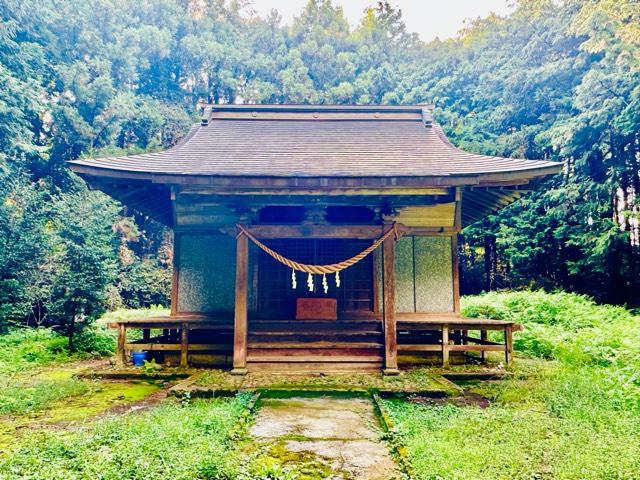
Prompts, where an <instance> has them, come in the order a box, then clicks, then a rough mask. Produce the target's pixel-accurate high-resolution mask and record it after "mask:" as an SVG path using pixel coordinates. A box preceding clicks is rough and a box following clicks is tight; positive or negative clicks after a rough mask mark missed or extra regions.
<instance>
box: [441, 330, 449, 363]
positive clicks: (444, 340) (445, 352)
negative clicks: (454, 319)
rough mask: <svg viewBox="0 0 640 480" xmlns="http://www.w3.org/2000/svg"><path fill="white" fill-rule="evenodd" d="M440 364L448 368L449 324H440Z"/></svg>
mask: <svg viewBox="0 0 640 480" xmlns="http://www.w3.org/2000/svg"><path fill="white" fill-rule="evenodd" d="M442 366H443V367H444V368H449V325H442Z"/></svg>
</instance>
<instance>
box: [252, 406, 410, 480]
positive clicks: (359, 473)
mask: <svg viewBox="0 0 640 480" xmlns="http://www.w3.org/2000/svg"><path fill="white" fill-rule="evenodd" d="M250 433H251V435H252V436H253V438H254V440H255V441H256V442H257V443H258V444H259V445H260V446H261V447H260V448H261V451H262V452H263V454H262V455H263V456H264V457H266V459H267V462H271V463H273V462H276V463H279V464H280V465H281V466H282V468H284V469H285V470H288V471H291V472H294V478H301V479H302V478H304V479H307V478H308V479H311V478H328V479H332V480H333V479H341V480H342V479H349V480H392V479H393V480H395V479H399V478H401V476H400V473H399V470H398V467H397V465H396V463H395V462H394V460H393V458H392V457H391V455H390V453H389V448H388V446H387V445H386V444H385V443H384V442H383V441H382V440H381V439H380V435H381V431H380V429H379V424H378V420H377V418H376V416H375V413H374V408H373V404H372V402H371V401H370V400H368V399H364V398H335V397H330V396H323V397H313V398H306V397H292V398H285V399H281V398H279V399H269V398H267V399H261V400H260V408H259V410H258V412H257V415H256V418H255V422H254V423H253V425H252V426H251V428H250ZM261 461H263V462H264V461H265V458H263V459H262V460H261Z"/></svg>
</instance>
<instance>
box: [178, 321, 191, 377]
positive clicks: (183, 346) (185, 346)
mask: <svg viewBox="0 0 640 480" xmlns="http://www.w3.org/2000/svg"><path fill="white" fill-rule="evenodd" d="M188 364H189V324H188V323H187V322H184V323H183V324H182V329H181V336H180V366H181V367H186V366H187V365H188Z"/></svg>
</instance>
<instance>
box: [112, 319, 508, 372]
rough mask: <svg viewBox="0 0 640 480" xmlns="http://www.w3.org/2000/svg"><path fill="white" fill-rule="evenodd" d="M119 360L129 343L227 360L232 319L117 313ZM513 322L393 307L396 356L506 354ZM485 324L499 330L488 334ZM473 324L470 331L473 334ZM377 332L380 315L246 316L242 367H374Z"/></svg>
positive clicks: (183, 359)
mask: <svg viewBox="0 0 640 480" xmlns="http://www.w3.org/2000/svg"><path fill="white" fill-rule="evenodd" d="M111 326H112V327H115V328H118V329H119V335H118V361H119V362H121V363H124V362H126V361H127V358H128V352H130V351H136V350H138V351H140V350H143V351H148V352H160V353H161V354H162V356H163V357H164V358H162V360H167V359H168V360H174V361H176V363H177V362H179V363H180V364H182V365H187V364H194V365H204V364H208V365H212V366H228V365H230V364H231V360H232V357H233V324H232V321H231V319H226V320H225V319H220V318H212V317H205V316H194V315H181V316H176V317H155V318H147V319H132V320H122V321H118V322H114V323H113V324H111ZM519 328H520V327H519V326H518V325H516V324H514V323H512V322H505V321H499V320H487V319H472V318H461V317H457V316H453V315H430V314H397V342H398V358H399V362H400V364H401V366H405V367H406V366H410V365H416V364H429V363H431V364H433V363H435V362H441V363H442V364H443V365H445V366H448V365H449V363H450V362H451V361H452V358H453V357H455V359H461V358H462V357H463V356H465V355H469V354H471V353H474V354H478V355H479V360H481V361H484V360H485V355H486V352H504V356H505V357H504V358H505V362H506V363H509V362H510V361H511V354H512V333H513V331H514V330H517V329H519ZM131 329H141V330H142V332H143V333H142V338H141V339H139V340H135V341H131V342H128V341H127V338H126V337H127V330H131ZM489 331H500V332H502V333H503V335H502V338H503V340H502V341H495V338H494V339H493V340H489V338H488V332H489ZM472 332H476V334H475V335H474V334H473V333H472ZM383 359H384V335H383V331H382V322H381V320H380V319H351V320H336V321H327V320H250V321H249V334H248V348H247V369H248V370H250V371H263V370H271V371H274V370H279V371H293V370H301V371H353V370H356V371H376V370H380V369H381V368H382V367H383Z"/></svg>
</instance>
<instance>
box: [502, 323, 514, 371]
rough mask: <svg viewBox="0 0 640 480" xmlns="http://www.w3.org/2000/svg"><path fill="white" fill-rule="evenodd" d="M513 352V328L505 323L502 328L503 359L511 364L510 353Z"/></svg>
mask: <svg viewBox="0 0 640 480" xmlns="http://www.w3.org/2000/svg"><path fill="white" fill-rule="evenodd" d="M512 352H513V329H512V328H511V326H510V325H507V326H506V327H505V329H504V361H505V363H506V364H507V365H509V364H511V356H512V355H511V354H512Z"/></svg>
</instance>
